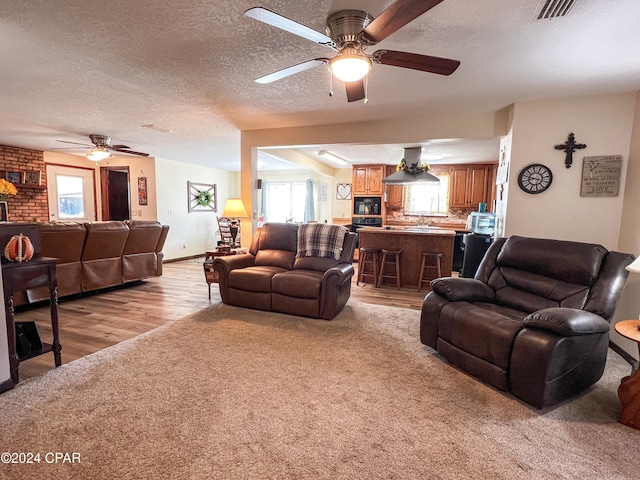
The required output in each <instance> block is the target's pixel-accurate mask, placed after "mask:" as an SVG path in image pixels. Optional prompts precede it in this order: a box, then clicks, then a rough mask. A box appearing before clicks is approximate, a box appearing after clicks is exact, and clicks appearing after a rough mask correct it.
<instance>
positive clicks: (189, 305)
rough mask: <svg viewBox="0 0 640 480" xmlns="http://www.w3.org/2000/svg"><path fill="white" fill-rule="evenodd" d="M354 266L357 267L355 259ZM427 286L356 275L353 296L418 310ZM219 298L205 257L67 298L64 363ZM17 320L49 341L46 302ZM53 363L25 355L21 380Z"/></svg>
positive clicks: (62, 333)
mask: <svg viewBox="0 0 640 480" xmlns="http://www.w3.org/2000/svg"><path fill="white" fill-rule="evenodd" d="M354 267H355V268H356V272H357V264H354ZM426 291H428V289H427V288H424V289H423V291H422V292H417V291H416V288H405V287H403V288H402V289H400V290H397V289H396V288H392V287H382V288H374V287H373V286H372V285H370V284H364V283H361V284H360V286H356V278H355V275H354V278H353V285H352V289H351V298H353V299H356V300H360V301H362V302H367V303H374V304H380V305H391V306H398V307H405V308H411V309H416V310H419V309H420V308H421V306H422V300H423V298H424V296H425V294H426ZM218 302H220V294H219V291H218V286H217V285H216V284H213V285H211V300H209V297H208V291H207V284H206V282H205V280H204V273H203V268H202V258H199V259H192V260H182V261H178V262H170V263H165V264H164V266H163V275H162V276H161V277H156V278H151V279H148V280H146V281H145V282H143V283H141V284H139V285H136V286H133V287H128V288H122V289H118V290H113V291H110V292H105V293H100V294H96V295H91V296H87V297H84V298H76V299H73V300H69V301H64V300H63V301H61V302H60V304H59V306H58V315H59V317H60V327H59V330H60V343H61V344H62V362H63V363H69V362H71V361H73V360H77V359H78V358H81V357H83V356H85V355H88V354H90V353H93V352H97V351H98V350H102V349H104V348H106V347H109V346H111V345H115V344H116V343H119V342H121V341H123V340H127V339H129V338H132V337H135V336H136V335H139V334H141V333H144V332H147V331H149V330H152V329H154V328H157V327H159V326H161V325H164V324H166V323H168V322H172V321H174V320H177V319H179V318H182V317H184V316H186V315H189V314H191V313H195V312H197V311H200V310H202V309H203V308H205V307H208V306H210V305H213V304H215V303H218ZM16 320H18V321H29V320H35V321H36V323H37V325H38V330H39V332H40V336H41V337H42V339H43V340H44V341H47V342H50V341H51V340H50V339H51V324H50V320H49V307H48V306H43V307H40V308H37V309H32V310H27V311H24V312H19V313H17V314H16ZM53 366H54V364H53V354H52V353H47V354H44V355H41V356H39V357H35V358H32V359H29V360H26V361H24V362H22V363H21V364H20V369H19V372H20V379H21V380H25V379H27V378H30V377H34V376H38V375H41V374H42V373H44V372H46V371H48V370H50V369H51V368H53Z"/></svg>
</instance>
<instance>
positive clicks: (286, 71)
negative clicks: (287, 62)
mask: <svg viewBox="0 0 640 480" xmlns="http://www.w3.org/2000/svg"><path fill="white" fill-rule="evenodd" d="M327 63H329V59H328V58H314V59H313V60H307V61H306V62H302V63H298V64H296V65H292V66H290V67H287V68H283V69H282V70H278V71H277V72H273V73H270V74H269V75H265V76H264V77H260V78H258V79H256V82H258V83H271V82H275V81H276V80H280V79H282V78H285V77H289V76H291V75H294V74H296V73H300V72H304V71H305V70H309V69H310V68H313V67H317V66H319V65H326V64H327Z"/></svg>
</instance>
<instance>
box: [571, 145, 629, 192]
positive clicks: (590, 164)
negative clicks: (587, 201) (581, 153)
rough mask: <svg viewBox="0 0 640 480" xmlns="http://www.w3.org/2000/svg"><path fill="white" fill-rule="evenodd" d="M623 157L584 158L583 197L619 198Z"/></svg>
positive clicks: (581, 190) (581, 189)
mask: <svg viewBox="0 0 640 480" xmlns="http://www.w3.org/2000/svg"><path fill="white" fill-rule="evenodd" d="M621 173H622V155H608V156H600V157H584V158H583V160H582V185H581V187H580V196H581V197H617V196H618V195H619V194H620V175H621Z"/></svg>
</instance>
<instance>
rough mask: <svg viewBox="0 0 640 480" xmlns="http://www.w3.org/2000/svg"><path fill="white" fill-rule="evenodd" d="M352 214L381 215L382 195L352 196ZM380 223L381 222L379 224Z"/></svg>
mask: <svg viewBox="0 0 640 480" xmlns="http://www.w3.org/2000/svg"><path fill="white" fill-rule="evenodd" d="M353 214H354V215H381V214H382V197H354V198H353ZM381 225H382V224H381Z"/></svg>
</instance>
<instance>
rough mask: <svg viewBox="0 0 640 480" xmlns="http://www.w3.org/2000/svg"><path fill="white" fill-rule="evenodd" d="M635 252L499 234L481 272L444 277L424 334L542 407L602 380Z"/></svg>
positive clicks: (453, 357) (450, 356) (462, 363)
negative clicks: (612, 325)
mask: <svg viewBox="0 0 640 480" xmlns="http://www.w3.org/2000/svg"><path fill="white" fill-rule="evenodd" d="M632 260H633V256H632V255H629V254H624V253H619V252H609V251H607V249H605V248H604V247H602V246H601V245H594V244H587V243H580V242H570V241H562V240H546V239H537V238H525V237H518V236H512V237H510V238H501V239H498V240H496V241H495V242H494V243H493V244H492V245H491V247H490V248H489V250H488V251H487V253H486V254H485V257H484V259H483V260H482V263H481V264H480V267H479V268H478V272H477V273H476V276H475V278H439V279H436V280H433V281H432V282H431V289H432V292H430V293H429V294H427V296H426V297H425V299H424V303H423V306H422V314H421V321H420V339H421V341H422V343H423V344H425V345H428V346H430V347H432V348H434V349H436V350H437V351H438V352H439V353H440V354H441V355H442V356H443V357H444V358H445V359H446V360H448V361H449V362H450V363H452V364H453V365H455V366H457V367H459V368H461V369H462V370H465V371H466V372H468V373H470V374H471V375H473V376H475V377H477V378H479V379H480V380H482V381H484V382H486V383H488V384H490V385H493V386H494V387H496V388H498V389H500V390H503V391H507V392H511V393H512V394H513V395H515V396H516V397H518V398H520V399H521V400H523V401H525V402H526V403H528V404H530V405H532V406H534V407H535V408H543V407H547V406H551V405H553V404H555V403H557V402H560V401H562V400H564V399H567V398H569V397H571V396H573V395H575V394H578V393H579V392H581V391H583V390H584V389H586V388H587V387H589V386H590V385H592V384H593V383H595V382H597V381H598V380H599V379H600V377H601V376H602V374H603V372H604V366H605V362H606V358H607V349H608V346H609V322H610V321H611V318H612V316H613V314H614V312H615V309H616V305H617V303H618V300H619V298H620V295H621V294H622V290H623V288H624V284H625V280H626V278H627V274H628V272H627V271H626V270H625V266H627V265H628V264H629V263H631V261H632Z"/></svg>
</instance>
